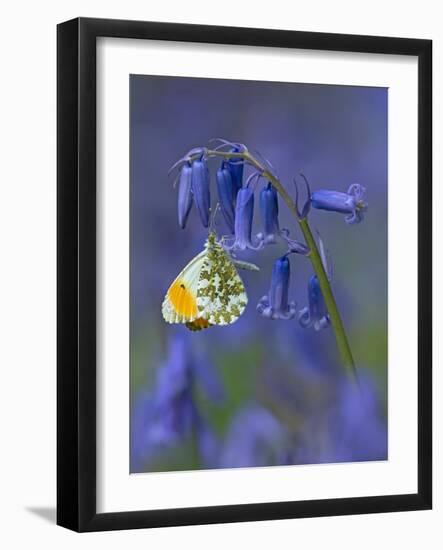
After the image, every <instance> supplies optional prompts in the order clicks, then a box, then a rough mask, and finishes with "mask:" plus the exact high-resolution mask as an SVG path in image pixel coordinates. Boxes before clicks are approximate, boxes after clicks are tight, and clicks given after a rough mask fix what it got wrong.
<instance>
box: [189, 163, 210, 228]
mask: <svg viewBox="0 0 443 550" xmlns="http://www.w3.org/2000/svg"><path fill="white" fill-rule="evenodd" d="M191 179H192V192H193V194H194V200H195V203H196V205H197V209H198V213H199V214H200V219H201V222H202V224H203V225H204V227H208V225H209V210H210V207H211V194H210V190H209V170H208V165H207V163H206V160H205V159H204V158H201V159H197V160H194V162H193V163H192V178H191Z"/></svg>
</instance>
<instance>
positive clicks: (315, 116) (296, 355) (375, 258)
mask: <svg viewBox="0 0 443 550" xmlns="http://www.w3.org/2000/svg"><path fill="white" fill-rule="evenodd" d="M130 121H131V122H130V123H131V127H130V132H131V151H130V158H131V247H130V249H131V258H130V267H131V350H130V358H131V368H130V391H131V442H130V443H131V444H130V454H131V456H130V458H131V472H142V471H164V470H190V469H196V468H217V467H237V466H238V467H246V466H265V465H277V464H305V463H321V462H343V461H360V460H383V459H386V458H387V435H386V426H387V420H386V414H387V412H386V411H387V403H386V400H387V90H386V89H385V88H369V87H368V88H366V87H351V86H326V85H312V84H294V83H278V82H253V81H236V80H217V79H196V78H178V77H159V76H145V75H132V76H131V77H130ZM214 137H223V138H226V139H229V140H233V141H236V142H242V143H245V144H246V145H247V147H248V148H249V149H250V150H251V151H253V150H258V151H260V153H262V154H263V155H264V156H265V157H266V158H268V159H269V160H270V161H271V162H272V164H273V165H274V167H275V169H276V172H277V174H278V176H279V178H280V180H281V182H282V183H283V184H284V185H285V186H286V187H287V189H288V190H289V191H290V192H291V193H292V192H293V184H292V180H293V177H294V176H296V175H298V174H299V173H300V172H303V173H304V174H305V175H306V177H307V178H308V180H309V182H310V184H311V188H312V189H313V190H315V189H320V188H322V189H335V190H340V191H346V190H347V189H348V187H349V185H351V184H352V183H360V184H361V185H363V186H364V187H366V201H367V202H368V204H369V209H368V212H367V215H366V217H365V220H364V221H363V222H362V223H361V224H359V225H355V226H349V225H347V224H346V223H345V222H344V218H343V216H342V215H340V214H335V213H332V212H323V211H315V210H314V211H312V212H311V214H310V223H311V227H312V228H313V229H316V230H318V231H319V232H320V234H321V235H322V238H323V240H324V241H325V244H326V246H327V248H328V250H329V252H330V254H331V257H332V260H333V266H334V278H333V291H334V293H335V296H336V300H337V303H338V307H339V310H340V312H341V314H342V317H343V321H344V324H345V327H346V331H347V334H348V338H349V341H350V344H351V348H352V351H353V354H354V358H355V361H356V363H357V366H358V371H359V375H360V380H361V383H360V385H361V389H360V390H358V391H357V390H356V389H355V387H354V386H353V384H350V383H349V382H348V381H347V380H346V378H345V377H344V376H343V374H342V371H341V369H340V364H339V363H338V357H337V350H336V346H335V341H334V336H333V332H332V330H331V328H328V329H325V330H323V331H320V332H315V331H313V330H312V329H303V328H301V327H300V325H299V323H298V321H297V320H296V319H294V320H292V321H280V320H276V321H270V320H268V319H265V318H263V317H261V316H260V315H258V313H257V312H256V309H255V306H256V303H257V302H258V300H259V299H260V298H261V297H262V296H263V295H264V294H266V292H267V290H268V288H269V282H270V275H271V270H272V264H273V261H274V260H275V259H276V258H277V257H278V256H279V255H281V254H282V253H284V251H285V249H286V247H285V246H284V244H283V243H277V244H275V245H270V246H267V247H266V248H265V249H263V250H262V251H259V252H256V253H246V254H243V255H241V258H242V259H246V260H249V261H253V262H254V263H256V264H257V265H258V266H259V267H260V269H261V271H260V272H259V273H255V272H241V273H240V275H241V277H242V279H243V280H244V283H245V286H246V289H247V292H248V296H249V305H248V307H247V310H246V312H245V313H244V315H243V316H242V317H241V318H240V319H239V320H238V321H237V322H236V323H234V324H233V325H231V326H229V327H211V328H210V329H208V330H204V331H201V332H198V333H191V332H189V331H188V330H187V329H186V328H185V327H184V326H173V325H167V324H166V323H165V322H164V321H163V318H162V315H161V304H162V301H163V298H164V295H165V293H166V291H167V289H168V287H169V285H170V283H171V282H172V280H173V279H174V278H175V276H176V275H177V274H178V272H179V271H180V270H181V269H182V268H183V267H184V266H185V264H186V263H187V262H188V261H189V260H190V259H191V258H192V257H193V256H194V255H196V254H197V253H198V252H199V251H200V250H201V249H202V247H203V244H204V241H205V238H206V236H207V230H206V229H204V228H203V227H202V226H201V223H200V221H199V219H198V215H197V210H196V208H195V206H194V208H193V210H192V211H191V214H190V218H189V220H188V224H187V227H186V229H184V230H182V229H180V227H179V226H178V223H177V205H176V198H177V197H176V190H175V189H173V185H172V184H173V178H172V177H168V174H167V172H168V169H169V167H170V166H171V165H172V164H173V163H174V162H175V161H176V160H178V159H179V158H180V157H181V156H183V154H184V153H185V152H186V151H187V150H189V149H191V148H192V147H197V146H205V145H208V141H209V140H210V139H211V138H214ZM218 164H219V163H218V161H216V160H210V161H209V166H210V170H211V176H212V184H211V186H212V187H211V190H212V195H213V203H214V202H215V194H216V193H215V181H214V175H215V171H216V169H217V167H218ZM256 199H257V200H256V213H255V216H254V232H255V233H258V232H259V231H260V230H261V226H260V225H261V224H260V215H259V212H258V196H257V197H256ZM280 227H287V228H289V229H290V231H291V235H292V236H293V237H295V236H297V237H298V238H301V235H300V233H299V232H298V231H297V228H296V224H295V222H294V220H293V219H292V218H291V217H290V215H289V212H288V211H287V209H286V208H285V206H284V205H283V204H282V203H281V202H280ZM217 230H218V231H219V232H220V233H223V232H224V230H225V229H224V227H223V221H222V220H221V219H220V220H219V226H218V227H217ZM290 261H291V284H290V299H291V300H296V301H297V303H298V307H299V308H303V307H304V306H305V305H307V282H308V279H309V277H310V275H311V274H312V269H311V267H310V263H309V261H307V260H306V259H304V258H302V257H300V256H295V255H293V256H291V258H290Z"/></svg>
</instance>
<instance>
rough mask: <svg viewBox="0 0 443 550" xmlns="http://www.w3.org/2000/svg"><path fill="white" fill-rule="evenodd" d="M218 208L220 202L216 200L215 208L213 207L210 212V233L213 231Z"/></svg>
mask: <svg viewBox="0 0 443 550" xmlns="http://www.w3.org/2000/svg"><path fill="white" fill-rule="evenodd" d="M219 209H220V203H218V202H217V204H216V205H215V208H214V211H213V212H211V218H210V220H209V232H210V233H215V232H216V231H215V225H216V218H217V213H218V211H219Z"/></svg>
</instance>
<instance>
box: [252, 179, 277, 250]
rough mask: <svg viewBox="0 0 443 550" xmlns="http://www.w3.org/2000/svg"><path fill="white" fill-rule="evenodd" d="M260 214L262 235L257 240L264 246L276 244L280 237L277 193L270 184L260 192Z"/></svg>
mask: <svg viewBox="0 0 443 550" xmlns="http://www.w3.org/2000/svg"><path fill="white" fill-rule="evenodd" d="M260 213H261V218H262V223H263V233H259V234H258V235H257V238H258V239H259V240H262V241H263V242H264V243H265V244H271V243H275V242H277V237H278V236H279V235H280V225H279V222H278V196H277V191H276V190H275V188H274V187H273V185H272V183H270V182H269V183H268V185H267V186H266V187H263V189H262V190H261V191H260Z"/></svg>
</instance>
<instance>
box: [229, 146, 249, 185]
mask: <svg viewBox="0 0 443 550" xmlns="http://www.w3.org/2000/svg"><path fill="white" fill-rule="evenodd" d="M244 149H246V148H245V147H244V146H241V145H234V146H233V147H232V148H231V153H240V152H242V151H243V150H244ZM227 168H228V170H229V172H230V173H231V177H232V183H233V184H234V185H235V187H236V188H237V190H240V189H241V188H242V185H243V169H244V163H243V160H242V159H236V158H233V159H231V160H229V161H228V163H227Z"/></svg>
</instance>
